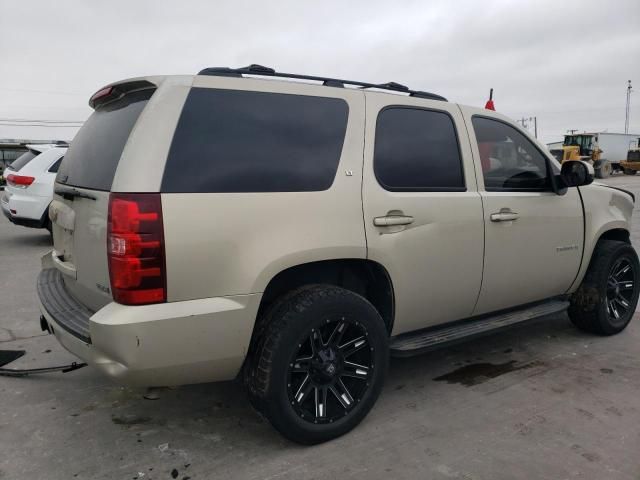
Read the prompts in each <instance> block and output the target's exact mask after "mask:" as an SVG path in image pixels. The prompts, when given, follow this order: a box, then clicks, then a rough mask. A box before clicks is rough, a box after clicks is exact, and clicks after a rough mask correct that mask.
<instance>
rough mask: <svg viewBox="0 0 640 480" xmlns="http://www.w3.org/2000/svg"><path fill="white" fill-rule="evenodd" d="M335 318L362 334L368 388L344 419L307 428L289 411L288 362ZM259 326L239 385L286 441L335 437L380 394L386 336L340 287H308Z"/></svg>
mask: <svg viewBox="0 0 640 480" xmlns="http://www.w3.org/2000/svg"><path fill="white" fill-rule="evenodd" d="M336 316H338V317H339V318H341V319H342V321H345V318H346V319H347V320H346V321H347V322H354V323H353V324H350V327H347V328H359V329H363V330H362V331H364V332H366V338H367V345H366V348H370V351H368V352H366V353H367V354H368V355H370V358H371V359H372V363H371V369H370V370H369V371H368V374H369V376H368V377H367V380H366V381H367V382H368V383H367V387H363V389H364V390H363V394H362V397H361V398H358V399H357V402H354V403H353V406H352V407H351V409H350V410H348V413H346V412H347V409H345V413H344V416H342V417H341V418H339V419H336V420H335V421H333V420H331V423H313V421H311V420H312V418H311V417H307V419H304V418H302V417H301V416H300V413H299V412H298V411H296V409H295V407H294V406H293V403H294V402H293V401H292V398H291V383H290V382H291V376H290V375H291V373H290V372H291V367H292V365H293V364H292V363H291V362H292V361H294V359H295V358H296V357H297V356H298V354H299V347H300V346H301V345H302V344H303V343H304V342H305V340H306V339H307V338H309V335H310V334H311V333H310V332H312V331H316V330H317V329H320V328H326V327H324V325H325V322H326V325H329V320H328V319H330V318H335V317H336ZM338 322H339V321H338ZM356 324H357V327H356ZM261 325H262V327H261V328H262V332H261V333H260V334H259V337H258V338H257V339H256V341H255V345H254V346H253V348H252V351H251V353H250V355H251V357H250V358H249V359H248V362H247V365H246V369H245V371H246V373H245V382H246V384H247V385H246V386H247V388H248V393H249V398H250V401H251V404H252V405H253V406H254V407H255V408H256V409H257V410H258V411H259V412H260V413H261V414H263V415H264V416H265V417H266V418H267V419H268V420H269V421H270V422H271V424H272V425H273V426H274V427H275V428H276V430H278V431H279V432H280V433H281V434H282V435H283V436H285V437H286V438H288V439H289V440H292V441H294V442H297V443H301V444H306V445H311V444H316V443H321V442H325V441H327V440H331V439H333V438H336V437H339V436H340V435H343V434H345V433H347V432H348V431H350V430H351V429H352V428H354V427H355V426H356V425H358V423H360V421H361V420H362V419H363V418H364V417H365V416H366V415H367V413H368V412H369V410H371V408H372V407H373V405H374V403H375V401H376V400H377V398H378V395H379V394H380V391H381V389H382V385H383V383H384V377H385V375H386V371H387V366H388V361H389V350H388V349H389V343H388V342H389V340H388V332H387V329H386V327H385V324H384V321H383V320H382V318H381V317H380V314H379V313H378V311H377V310H376V309H375V308H374V307H373V305H371V303H369V302H368V301H367V300H366V299H365V298H363V297H361V296H360V295H358V294H356V293H354V292H351V291H349V290H345V289H343V288H339V287H335V286H331V285H310V286H306V287H302V288H300V289H298V290H296V291H293V292H291V293H289V294H287V295H285V296H284V297H282V298H281V299H280V300H279V301H276V302H274V304H273V305H272V306H271V308H269V309H268V311H267V312H265V316H264V317H263V318H262V319H261ZM329 340H330V339H329ZM321 341H322V337H321ZM345 358H346V357H345ZM355 399H356V397H355V396H354V400H355ZM334 401H335V400H334ZM326 405H327V404H325V408H326ZM316 408H317V402H316ZM303 416H304V415H303ZM316 421H317V419H316Z"/></svg>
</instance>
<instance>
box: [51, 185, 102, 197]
mask: <svg viewBox="0 0 640 480" xmlns="http://www.w3.org/2000/svg"><path fill="white" fill-rule="evenodd" d="M53 191H54V192H55V193H57V194H58V195H60V196H62V197H63V198H64V199H65V200H73V199H74V198H76V197H80V198H88V199H89V200H97V197H94V196H93V195H90V194H88V193H84V192H81V191H80V190H77V189H75V188H73V187H56V188H55V189H54V190H53Z"/></svg>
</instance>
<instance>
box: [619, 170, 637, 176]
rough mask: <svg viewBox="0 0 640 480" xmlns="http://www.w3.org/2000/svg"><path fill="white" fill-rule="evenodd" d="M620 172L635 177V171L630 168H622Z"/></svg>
mask: <svg viewBox="0 0 640 480" xmlns="http://www.w3.org/2000/svg"><path fill="white" fill-rule="evenodd" d="M622 171H623V172H624V174H625V175H635V174H636V172H637V170H633V169H632V168H623V169H622Z"/></svg>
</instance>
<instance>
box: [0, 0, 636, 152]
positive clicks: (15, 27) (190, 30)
mask: <svg viewBox="0 0 640 480" xmlns="http://www.w3.org/2000/svg"><path fill="white" fill-rule="evenodd" d="M250 63H260V64H263V65H267V66H270V67H274V68H275V69H276V70H280V71H284V72H289V73H291V72H296V73H306V74H315V75H326V76H332V77H342V78H347V79H356V80H363V81H370V82H387V81H392V80H393V81H396V82H399V83H402V84H405V85H408V86H410V87H411V88H415V89H420V90H427V91H432V92H436V93H439V94H442V95H444V96H446V97H447V98H448V99H449V100H450V101H453V102H457V103H464V104H469V105H477V106H481V105H484V102H485V101H486V98H487V95H488V91H489V88H490V87H493V88H494V89H495V96H494V100H495V103H496V108H497V110H498V111H500V112H502V113H505V114H507V115H509V116H512V117H514V118H521V117H523V116H525V117H533V116H537V118H538V130H539V136H540V137H541V139H542V140H543V141H545V142H549V141H554V140H557V139H561V136H562V135H563V134H564V133H565V131H566V130H567V129H571V128H575V129H581V130H583V129H586V130H606V129H608V130H609V131H613V132H622V131H624V114H625V100H626V85H627V80H629V79H630V80H632V81H633V84H634V85H635V92H634V93H632V101H631V128H630V131H631V132H633V133H635V132H638V133H640V0H620V1H615V0H609V1H585V0H582V1H564V0H562V1H558V0H554V1H541V0H534V1H529V2H525V1H490V0H482V1H459V0H456V1H415V2H412V1H401V0H396V1H394V2H390V1H384V2H378V1H373V0H368V1H362V2H360V1H345V0H343V1H339V2H333V1H330V0H322V1H315V2H310V1H302V0H296V1H276V0H272V1H260V2H258V1H256V2H245V1H238V0H236V1H229V2H223V1H219V0H216V1H211V0H204V1H188V0H182V1H175V0H171V1H167V0H155V1H140V0H136V1H134V0H127V1H120V0H110V1H89V0H77V1H72V0H70V1H65V0H59V1H55V2H52V1H45V0H41V1H35V0H0V138H7V137H12V138H15V137H19V138H31V139H36V138H62V139H71V138H73V135H74V133H75V131H76V130H77V128H75V127H71V128H69V127H33V126H31V127H29V126H13V125H7V124H8V123H19V122H15V119H22V120H25V119H26V120H40V121H42V120H65V121H82V120H85V119H86V118H87V117H88V115H89V114H90V113H91V110H90V108H89V107H88V106H87V100H88V98H89V96H90V95H91V94H92V93H93V92H95V91H96V90H98V89H99V88H100V87H101V86H102V85H104V84H106V83H109V82H111V81H114V80H120V79H123V78H127V77H134V76H140V75H150V74H176V73H187V74H191V73H195V72H197V71H198V70H200V69H201V68H203V67H207V66H235V67H239V66H244V65H247V64H250Z"/></svg>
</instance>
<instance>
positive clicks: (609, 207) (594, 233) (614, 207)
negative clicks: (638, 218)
mask: <svg viewBox="0 0 640 480" xmlns="http://www.w3.org/2000/svg"><path fill="white" fill-rule="evenodd" d="M580 195H581V197H582V206H583V210H584V223H585V225H584V226H585V228H584V250H583V252H582V262H581V263H580V269H579V271H578V274H577V276H576V278H575V280H574V282H573V284H572V285H571V287H570V288H569V290H568V291H567V293H572V292H574V291H575V290H576V289H577V288H578V286H579V285H580V283H581V282H582V279H583V278H584V275H585V273H586V272H587V268H588V267H589V262H590V261H591V257H592V256H593V252H594V250H595V247H596V245H597V243H598V240H600V238H601V237H602V236H603V235H604V234H605V233H606V232H609V231H611V230H624V231H626V232H627V233H628V232H630V231H631V215H632V214H633V200H632V197H631V196H630V195H629V194H627V193H625V192H623V191H621V190H616V189H614V188H610V187H607V186H606V185H602V184H597V183H594V184H592V185H588V186H586V187H580Z"/></svg>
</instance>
